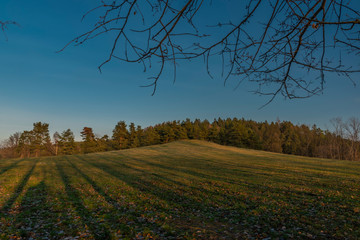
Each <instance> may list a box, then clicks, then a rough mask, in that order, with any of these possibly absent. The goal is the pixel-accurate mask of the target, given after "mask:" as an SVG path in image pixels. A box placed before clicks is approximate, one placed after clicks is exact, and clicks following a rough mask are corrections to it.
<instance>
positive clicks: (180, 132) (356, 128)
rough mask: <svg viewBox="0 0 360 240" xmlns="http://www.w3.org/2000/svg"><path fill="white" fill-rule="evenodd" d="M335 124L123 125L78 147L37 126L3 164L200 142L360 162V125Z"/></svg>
mask: <svg viewBox="0 0 360 240" xmlns="http://www.w3.org/2000/svg"><path fill="white" fill-rule="evenodd" d="M330 122H331V125H332V127H333V129H334V130H333V131H330V130H322V129H320V128H318V127H317V126H316V125H313V126H311V127H309V126H307V125H304V124H301V125H295V124H293V123H292V122H289V121H280V120H278V121H276V122H271V123H269V122H267V121H265V122H256V121H253V120H245V119H238V118H232V119H231V118H227V119H221V118H218V119H214V120H213V121H212V122H209V121H208V120H200V119H195V120H193V121H192V120H190V119H186V120H185V121H168V122H163V123H160V124H156V125H154V126H149V127H146V128H144V129H143V128H142V127H141V126H136V125H135V124H134V123H130V124H129V125H127V123H126V122H125V121H119V122H118V123H117V124H116V126H115V127H114V129H113V131H112V136H111V137H110V136H108V135H104V136H99V135H97V134H95V133H94V131H93V129H92V128H91V127H84V128H83V130H82V131H81V133H80V134H81V137H82V141H75V136H74V133H73V132H72V131H71V129H67V130H64V131H63V132H61V133H59V132H55V133H54V135H53V137H52V138H51V137H50V133H49V124H48V123H42V122H36V123H34V124H33V129H32V130H29V131H24V132H16V133H14V134H12V135H11V136H10V137H9V138H8V139H6V140H5V141H3V142H2V144H1V148H0V159H6V158H29V157H40V156H56V155H73V154H87V153H93V152H104V151H112V150H121V149H128V148H135V147H142V146H149V145H156V144H163V143H169V142H172V141H177V140H183V139H198V140H205V141H210V142H214V143H218V144H222V145H227V146H235V147H240V148H249V149H256V150H264V151H270V152H276V153H284V154H292V155H300V156H308V157H318V158H330V159H339V160H352V161H359V160H360V139H359V138H360V120H359V119H358V118H355V117H353V118H350V119H348V120H347V121H343V120H342V119H341V118H335V119H332V120H331V121H330Z"/></svg>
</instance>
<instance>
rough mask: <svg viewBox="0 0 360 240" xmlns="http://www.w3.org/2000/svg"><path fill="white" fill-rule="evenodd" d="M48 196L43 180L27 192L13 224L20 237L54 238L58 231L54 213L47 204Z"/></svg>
mask: <svg viewBox="0 0 360 240" xmlns="http://www.w3.org/2000/svg"><path fill="white" fill-rule="evenodd" d="M48 195H49V193H48V188H47V186H46V184H45V182H44V180H43V181H41V182H40V183H39V184H37V185H36V186H33V187H30V188H29V189H28V190H27V192H26V193H25V195H24V197H23V200H22V202H21V204H20V213H19V214H18V215H17V216H16V220H15V222H14V226H15V227H16V228H17V229H18V232H19V234H20V237H22V238H26V239H29V238H30V237H32V238H35V239H54V238H56V236H57V233H58V232H59V230H60V229H59V228H58V227H57V225H56V219H57V216H56V213H54V212H53V211H52V209H51V207H50V206H49V205H48V203H47V198H48ZM29 229H31V231H29Z"/></svg>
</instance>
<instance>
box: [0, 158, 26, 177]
mask: <svg viewBox="0 0 360 240" xmlns="http://www.w3.org/2000/svg"><path fill="white" fill-rule="evenodd" d="M24 160H25V159H20V160H18V161H16V162H13V163H12V164H10V165H9V166H7V167H4V168H3V169H1V170H0V175H2V174H3V173H5V172H7V171H9V170H10V169H12V168H14V167H16V165H18V164H19V163H20V162H22V161H24Z"/></svg>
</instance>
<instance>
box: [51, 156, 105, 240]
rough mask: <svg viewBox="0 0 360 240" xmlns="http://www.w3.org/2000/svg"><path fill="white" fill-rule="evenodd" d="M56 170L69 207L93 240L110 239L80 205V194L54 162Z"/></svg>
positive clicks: (102, 227)
mask: <svg viewBox="0 0 360 240" xmlns="http://www.w3.org/2000/svg"><path fill="white" fill-rule="evenodd" d="M55 164H56V168H57V170H58V172H59V174H60V177H61V179H62V181H63V183H64V186H65V192H66V194H67V197H68V200H69V202H70V203H71V205H73V206H74V208H75V210H76V212H77V214H78V215H79V216H80V218H81V220H82V222H83V224H85V225H87V226H88V227H89V230H90V232H91V234H92V235H93V237H94V238H95V239H99V240H100V239H110V238H111V236H110V233H109V231H108V229H106V228H105V227H104V226H102V225H100V224H98V223H96V219H94V217H93V216H92V214H91V212H90V211H89V210H88V209H87V208H86V207H85V206H84V205H83V204H82V200H81V193H79V192H78V191H77V190H76V189H75V188H73V187H72V186H71V183H70V180H69V177H68V175H66V173H65V171H64V169H63V168H62V167H61V166H60V164H59V163H58V161H55Z"/></svg>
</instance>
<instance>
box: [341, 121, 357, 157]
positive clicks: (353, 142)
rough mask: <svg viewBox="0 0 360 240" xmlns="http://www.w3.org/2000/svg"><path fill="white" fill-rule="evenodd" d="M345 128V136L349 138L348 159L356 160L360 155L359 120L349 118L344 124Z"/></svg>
mask: <svg viewBox="0 0 360 240" xmlns="http://www.w3.org/2000/svg"><path fill="white" fill-rule="evenodd" d="M345 130H346V132H347V138H348V139H349V140H350V148H349V150H350V151H349V155H350V159H352V160H358V159H359V157H360V156H359V147H360V146H359V145H360V120H359V119H358V118H355V117H352V118H350V119H349V120H348V121H347V124H346V125H345Z"/></svg>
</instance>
